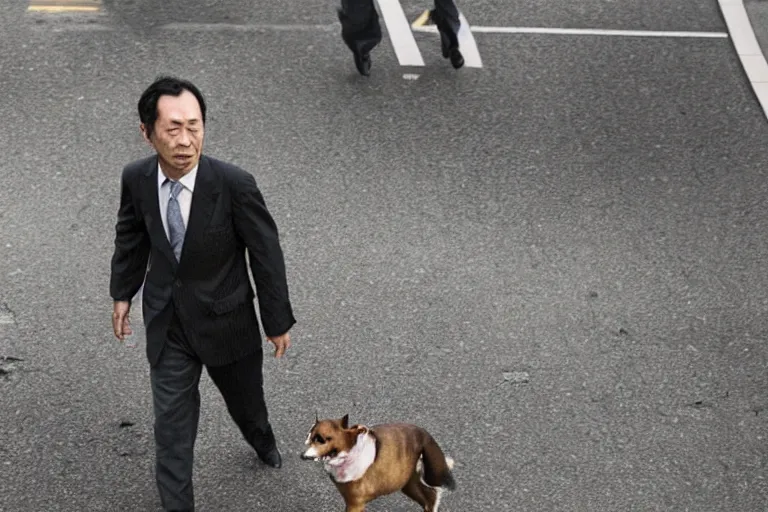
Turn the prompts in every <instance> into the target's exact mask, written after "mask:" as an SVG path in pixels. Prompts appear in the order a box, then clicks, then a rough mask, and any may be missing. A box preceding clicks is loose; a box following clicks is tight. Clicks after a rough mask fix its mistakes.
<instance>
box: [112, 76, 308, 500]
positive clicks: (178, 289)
mask: <svg viewBox="0 0 768 512" xmlns="http://www.w3.org/2000/svg"><path fill="white" fill-rule="evenodd" d="M138 110H139V117H140V120H141V125H140V128H141V131H142V134H143V136H144V138H145V139H146V141H147V142H148V143H149V144H150V145H151V146H152V147H153V148H154V150H155V152H156V154H155V155H152V156H150V157H147V158H144V159H142V160H138V161H135V162H133V163H131V164H129V165H127V166H126V167H125V168H124V169H123V173H122V183H121V192H120V207H119V210H118V214H117V223H116V226H115V231H116V236H115V250H114V254H113V257H112V273H111V280H110V294H111V296H112V298H113V300H114V311H113V315H112V323H113V329H114V333H115V336H116V337H117V338H118V339H120V340H123V339H124V338H125V336H127V335H130V334H131V332H132V331H131V327H130V324H129V320H128V316H129V312H130V307H131V300H132V298H133V296H134V295H135V294H136V293H137V291H138V290H139V288H140V287H141V286H142V283H143V285H144V290H143V316H144V324H145V326H146V337H147V348H146V350H147V357H148V359H149V364H150V380H151V387H152V398H153V406H154V416H155V425H154V434H155V446H156V463H155V469H156V481H157V486H158V490H159V493H160V499H161V502H162V506H163V508H164V509H165V510H169V511H170V510H174V511H193V510H194V507H195V505H194V495H193V494H194V493H193V486H192V466H193V454H194V445H195V439H196V436H197V427H198V418H199V414H200V392H199V390H198V385H199V381H200V376H201V372H202V367H203V366H205V367H206V369H207V371H208V374H209V375H210V377H211V380H212V381H213V382H214V383H215V385H216V386H217V388H218V389H219V391H220V392H221V394H222V396H223V397H224V400H225V402H226V405H227V409H228V411H229V413H230V415H231V417H232V419H233V420H234V422H235V423H236V424H237V426H238V427H239V429H240V431H241V432H242V434H243V436H244V437H245V439H246V441H247V442H248V443H249V444H250V445H251V446H252V447H253V449H254V450H255V451H256V454H257V455H258V457H259V459H261V460H262V461H263V462H264V463H266V464H268V465H269V466H272V467H276V468H278V467H280V466H281V463H282V462H281V456H280V452H279V450H278V448H277V443H276V440H275V436H274V433H273V432H272V427H271V425H270V423H269V419H268V414H267V407H266V403H265V399H264V392H263V387H262V384H263V379H262V362H263V348H262V339H261V335H260V332H259V323H258V318H257V316H256V311H255V308H254V304H253V299H254V297H255V296H256V295H254V291H253V289H252V287H251V282H250V279H249V275H248V270H247V266H246V257H245V255H246V253H247V255H248V258H249V263H250V267H251V273H252V275H253V280H254V282H255V284H256V293H257V295H258V299H259V307H260V313H261V321H262V326H263V328H264V332H265V334H266V336H267V339H269V341H270V342H272V343H273V344H274V345H275V357H281V356H282V355H283V354H284V353H285V351H286V349H288V348H289V347H290V345H291V340H290V334H289V332H288V331H289V329H290V328H291V327H292V326H293V324H294V323H295V322H296V320H295V319H294V316H293V312H292V309H291V304H290V300H289V296H288V285H287V279H286V271H285V264H284V261H283V254H282V251H281V248H280V243H279V239H278V230H277V227H276V225H275V222H274V220H273V219H272V217H271V215H270V213H269V211H268V210H267V206H266V204H265V202H264V198H263V197H262V194H261V192H260V190H259V188H258V187H257V186H256V182H255V180H254V178H253V176H252V175H251V174H249V173H247V172H245V171H244V170H241V169H240V168H238V167H235V166H234V165H231V164H229V163H225V162H223V161H220V160H217V159H214V158H212V157H209V156H206V155H203V152H202V150H203V138H204V133H205V113H206V105H205V101H204V99H203V96H202V94H201V93H200V91H199V90H198V89H197V87H195V86H194V85H193V84H191V83H190V82H187V81H184V80H179V79H176V78H161V79H158V80H157V81H155V82H154V83H153V84H151V85H150V86H149V87H148V88H147V89H146V90H145V91H144V93H143V94H142V96H141V98H140V100H139V103H138Z"/></svg>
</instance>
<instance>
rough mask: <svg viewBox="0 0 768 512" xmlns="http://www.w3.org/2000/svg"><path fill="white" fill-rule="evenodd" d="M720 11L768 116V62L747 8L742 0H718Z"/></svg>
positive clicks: (753, 88) (745, 70) (758, 98)
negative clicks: (753, 28)
mask: <svg viewBox="0 0 768 512" xmlns="http://www.w3.org/2000/svg"><path fill="white" fill-rule="evenodd" d="M718 2H719V4H720V11H721V12H722V13H723V18H725V24H726V25H727V26H728V32H730V34H731V41H733V47H734V49H735V50H736V53H737V54H738V55H739V59H740V60H741V66H742V67H743V68H744V72H745V73H746V74H747V78H748V79H749V82H750V84H752V90H754V91H755V96H757V100H758V101H759V102H760V106H761V107H762V108H763V113H764V114H765V116H766V117H768V63H766V61H765V55H763V51H762V50H761V49H760V45H759V44H758V42H757V38H756V37H755V32H754V30H752V24H751V23H750V21H749V16H748V15H747V10H746V9H745V8H744V2H743V1H742V0H718Z"/></svg>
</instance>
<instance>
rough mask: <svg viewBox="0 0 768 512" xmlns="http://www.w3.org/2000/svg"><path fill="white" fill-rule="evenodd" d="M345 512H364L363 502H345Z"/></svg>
mask: <svg viewBox="0 0 768 512" xmlns="http://www.w3.org/2000/svg"><path fill="white" fill-rule="evenodd" d="M346 503H347V508H346V509H345V512H365V503H366V502H365V501H357V500H355V501H352V500H350V501H347V502H346Z"/></svg>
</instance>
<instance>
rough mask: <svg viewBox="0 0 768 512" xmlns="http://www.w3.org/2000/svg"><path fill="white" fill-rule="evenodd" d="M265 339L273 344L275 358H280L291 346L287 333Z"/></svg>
mask: <svg viewBox="0 0 768 512" xmlns="http://www.w3.org/2000/svg"><path fill="white" fill-rule="evenodd" d="M267 339H268V340H269V341H271V342H272V343H274V344H275V357H282V356H283V354H285V351H286V350H288V348H289V347H290V346H291V335H290V334H289V333H287V332H285V333H283V334H281V335H280V336H267Z"/></svg>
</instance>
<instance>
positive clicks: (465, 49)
mask: <svg viewBox="0 0 768 512" xmlns="http://www.w3.org/2000/svg"><path fill="white" fill-rule="evenodd" d="M459 21H461V26H460V27H459V34H458V36H459V50H460V51H461V54H462V55H463V56H464V65H465V66H466V67H468V68H482V67H483V61H482V60H481V59H480V52H479V51H478V50H477V44H476V43H475V37H474V36H473V35H472V30H471V29H470V27H469V22H468V21H467V18H465V17H464V13H463V12H461V11H459Z"/></svg>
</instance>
